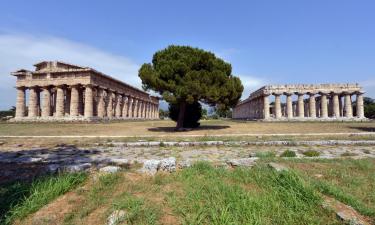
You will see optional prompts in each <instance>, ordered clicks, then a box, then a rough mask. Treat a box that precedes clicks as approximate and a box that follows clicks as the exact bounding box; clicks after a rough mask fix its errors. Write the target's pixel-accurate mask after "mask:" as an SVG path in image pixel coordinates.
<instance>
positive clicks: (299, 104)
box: [297, 93, 305, 118]
mask: <svg viewBox="0 0 375 225" xmlns="http://www.w3.org/2000/svg"><path fill="white" fill-rule="evenodd" d="M297 95H298V102H297V108H298V110H297V111H298V117H300V118H303V117H305V110H304V109H305V108H304V102H303V95H304V94H301V93H297Z"/></svg>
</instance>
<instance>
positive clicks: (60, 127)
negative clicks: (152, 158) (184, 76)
mask: <svg viewBox="0 0 375 225" xmlns="http://www.w3.org/2000/svg"><path fill="white" fill-rule="evenodd" d="M174 126H175V123H174V122H173V121H169V120H166V121H123V122H111V123H94V124H87V123H23V124H21V123H0V136H8V135H21V136H28V135H29V136H44V135H47V136H50V135H52V136H59V135H72V136H78V135H94V136H172V137H178V136H181V135H202V136H210V135H235V134H280V135H281V134H290V133H301V134H313V133H332V134H334V133H342V132H344V133H352V132H353V133H357V132H374V131H375V122H360V123H358V122H292V123H284V122H280V123H265V122H246V121H232V120H207V121H201V127H200V128H198V129H194V130H191V131H187V132H183V133H181V132H174V130H173V129H174Z"/></svg>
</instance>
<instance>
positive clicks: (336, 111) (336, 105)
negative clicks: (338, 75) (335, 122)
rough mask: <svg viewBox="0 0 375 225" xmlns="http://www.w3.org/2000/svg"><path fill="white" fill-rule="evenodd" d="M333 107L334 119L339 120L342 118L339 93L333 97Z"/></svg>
mask: <svg viewBox="0 0 375 225" xmlns="http://www.w3.org/2000/svg"><path fill="white" fill-rule="evenodd" d="M332 107H333V110H332V111H333V117H336V118H339V117H340V103H339V95H338V94H337V93H333V95H332Z"/></svg>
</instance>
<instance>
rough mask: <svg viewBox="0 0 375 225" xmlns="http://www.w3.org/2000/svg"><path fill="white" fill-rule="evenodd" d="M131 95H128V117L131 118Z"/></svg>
mask: <svg viewBox="0 0 375 225" xmlns="http://www.w3.org/2000/svg"><path fill="white" fill-rule="evenodd" d="M133 101H134V99H133V97H132V96H128V118H133V104H134V103H133Z"/></svg>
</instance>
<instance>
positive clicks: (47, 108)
mask: <svg viewBox="0 0 375 225" xmlns="http://www.w3.org/2000/svg"><path fill="white" fill-rule="evenodd" d="M42 103H43V105H42V117H49V116H51V89H50V87H48V86H47V87H43V100H42Z"/></svg>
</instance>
